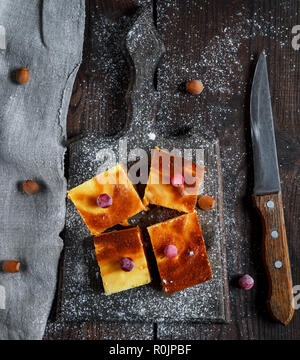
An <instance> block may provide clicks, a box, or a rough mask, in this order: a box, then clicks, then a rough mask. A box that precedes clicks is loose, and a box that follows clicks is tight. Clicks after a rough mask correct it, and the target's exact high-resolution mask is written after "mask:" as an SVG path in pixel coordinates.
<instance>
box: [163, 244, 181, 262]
mask: <svg viewBox="0 0 300 360" xmlns="http://www.w3.org/2000/svg"><path fill="white" fill-rule="evenodd" d="M177 253H178V251H177V247H176V246H175V245H168V246H166V247H165V249H164V254H165V255H166V257H168V258H169V259H173V258H176V256H177Z"/></svg>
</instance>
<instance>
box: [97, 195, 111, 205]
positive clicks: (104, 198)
mask: <svg viewBox="0 0 300 360" xmlns="http://www.w3.org/2000/svg"><path fill="white" fill-rule="evenodd" d="M97 205H98V206H99V207H101V208H102V209H105V208H108V207H110V206H112V197H111V196H110V195H108V194H101V195H99V196H98V197H97Z"/></svg>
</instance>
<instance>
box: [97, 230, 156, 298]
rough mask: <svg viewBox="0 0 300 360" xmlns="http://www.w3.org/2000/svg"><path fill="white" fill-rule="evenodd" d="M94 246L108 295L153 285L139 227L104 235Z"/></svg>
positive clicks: (100, 236)
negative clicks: (149, 284)
mask: <svg viewBox="0 0 300 360" xmlns="http://www.w3.org/2000/svg"><path fill="white" fill-rule="evenodd" d="M94 244H95V251H96V258H97V261H98V265H99V267H100V272H101V276H102V281H103V286H104V291H105V293H106V295H110V294H114V293H117V292H120V291H124V290H128V289H132V288H135V287H137V286H141V285H146V284H148V283H150V282H151V276H150V273H149V269H148V264H147V260H146V257H145V252H144V246H143V242H142V234H141V231H140V229H139V227H135V228H131V229H126V230H121V231H113V232H110V233H105V234H101V235H99V236H97V237H95V238H94Z"/></svg>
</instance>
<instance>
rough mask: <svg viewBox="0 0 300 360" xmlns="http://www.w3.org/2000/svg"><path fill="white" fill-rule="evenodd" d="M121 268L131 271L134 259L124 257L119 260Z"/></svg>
mask: <svg viewBox="0 0 300 360" xmlns="http://www.w3.org/2000/svg"><path fill="white" fill-rule="evenodd" d="M120 266H121V269H122V270H124V271H127V272H129V271H131V270H132V269H133V268H134V261H133V260H132V259H131V258H129V257H124V258H122V259H121V261H120Z"/></svg>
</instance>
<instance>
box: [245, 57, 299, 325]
mask: <svg viewBox="0 0 300 360" xmlns="http://www.w3.org/2000/svg"><path fill="white" fill-rule="evenodd" d="M250 118H251V137H252V148H253V162H254V191H253V192H254V195H253V203H254V206H256V208H257V209H258V211H259V214H260V217H261V220H262V225H263V241H262V255H263V260H264V264H265V268H266V271H267V275H268V279H269V295H268V300H267V305H268V309H269V312H270V314H271V315H272V317H273V318H274V319H275V320H277V321H279V322H281V323H282V324H284V325H287V324H289V322H290V321H291V319H292V317H293V315H294V306H293V299H294V298H293V289H292V277H291V268H290V261H289V254H288V245H287V237H286V230H285V222H284V212H283V203H282V195H281V186H280V176H279V169H278V159H277V149H276V141H275V132H274V122H273V114H272V104H271V96H270V88H269V78H268V69H267V62H266V55H265V54H264V53H263V54H262V55H261V56H260V58H259V60H258V63H257V65H256V70H255V74H254V79H253V84H252V90H251V100H250Z"/></svg>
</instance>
